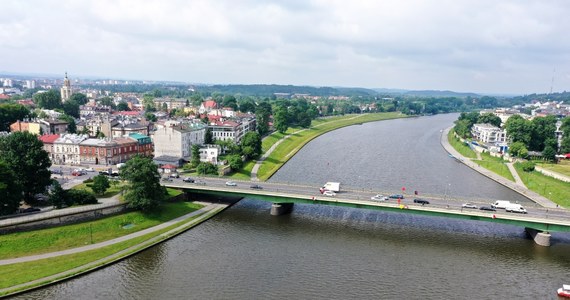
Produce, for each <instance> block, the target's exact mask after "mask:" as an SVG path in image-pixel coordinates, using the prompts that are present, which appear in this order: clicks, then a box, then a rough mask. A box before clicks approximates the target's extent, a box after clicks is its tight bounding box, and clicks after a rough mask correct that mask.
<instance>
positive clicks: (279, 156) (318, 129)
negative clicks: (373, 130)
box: [257, 113, 406, 180]
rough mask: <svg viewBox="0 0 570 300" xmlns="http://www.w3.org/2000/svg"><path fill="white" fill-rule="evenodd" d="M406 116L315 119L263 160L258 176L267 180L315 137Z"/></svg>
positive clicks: (374, 115) (393, 114)
mask: <svg viewBox="0 0 570 300" xmlns="http://www.w3.org/2000/svg"><path fill="white" fill-rule="evenodd" d="M402 117H406V116H405V115H402V114H400V113H374V114H360V115H345V116H339V117H332V118H326V119H318V120H314V121H313V123H312V126H311V128H308V129H307V130H304V131H302V132H299V133H296V134H294V135H292V136H291V137H289V138H287V139H286V140H284V141H283V142H281V144H279V146H277V147H276V148H275V150H274V151H273V152H272V153H271V154H270V155H269V157H268V158H267V159H266V160H265V161H264V162H263V164H262V165H261V167H260V168H259V171H258V173H257V177H258V178H259V179H260V180H267V179H268V178H269V177H271V176H272V175H273V174H274V173H275V172H277V170H279V168H281V166H282V165H283V164H285V163H286V162H287V161H288V160H289V159H290V158H291V157H292V156H293V155H295V153H297V151H299V150H300V149H301V148H302V147H303V146H304V145H305V144H306V143H308V142H310V141H311V140H312V139H314V138H315V137H317V136H319V135H321V134H323V133H326V132H329V131H331V130H335V129H338V128H341V127H344V126H349V125H354V124H360V123H365V122H373V121H381V120H387V119H395V118H402Z"/></svg>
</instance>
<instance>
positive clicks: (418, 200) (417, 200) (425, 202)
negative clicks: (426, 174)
mask: <svg viewBox="0 0 570 300" xmlns="http://www.w3.org/2000/svg"><path fill="white" fill-rule="evenodd" d="M414 203H418V204H421V205H424V204H429V201H427V200H426V199H420V198H416V199H414Z"/></svg>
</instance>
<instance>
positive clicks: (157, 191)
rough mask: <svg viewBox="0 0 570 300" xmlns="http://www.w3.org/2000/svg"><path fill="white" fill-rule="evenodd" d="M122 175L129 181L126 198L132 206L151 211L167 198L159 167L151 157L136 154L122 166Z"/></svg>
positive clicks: (122, 177)
mask: <svg viewBox="0 0 570 300" xmlns="http://www.w3.org/2000/svg"><path fill="white" fill-rule="evenodd" d="M120 176H121V179H123V180H126V181H127V182H128V186H127V189H126V192H125V194H124V199H125V201H127V202H128V203H129V204H128V206H129V207H131V208H135V209H140V210H143V211H150V210H153V209H155V208H156V207H158V206H159V205H160V203H161V202H162V201H163V200H164V199H165V198H166V196H165V195H166V190H165V188H164V187H163V186H161V185H160V174H159V173H158V167H157V165H156V164H155V163H154V162H153V161H152V159H150V158H147V157H141V156H134V157H133V158H131V159H129V160H128V161H127V162H126V163H125V165H124V166H123V167H122V168H121V170H120Z"/></svg>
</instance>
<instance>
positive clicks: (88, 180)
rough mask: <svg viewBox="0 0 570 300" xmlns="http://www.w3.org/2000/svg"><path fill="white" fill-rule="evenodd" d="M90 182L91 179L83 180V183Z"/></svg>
mask: <svg viewBox="0 0 570 300" xmlns="http://www.w3.org/2000/svg"><path fill="white" fill-rule="evenodd" d="M90 182H93V179H91V178H87V179H85V180H83V183H90Z"/></svg>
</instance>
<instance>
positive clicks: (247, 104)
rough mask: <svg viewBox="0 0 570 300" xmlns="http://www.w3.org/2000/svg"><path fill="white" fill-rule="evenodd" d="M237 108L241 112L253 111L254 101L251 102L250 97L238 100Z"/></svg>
mask: <svg viewBox="0 0 570 300" xmlns="http://www.w3.org/2000/svg"><path fill="white" fill-rule="evenodd" d="M239 110H240V111H241V112H243V113H247V112H254V111H255V102H253V100H252V99H251V98H246V99H245V100H243V101H241V102H240V104H239Z"/></svg>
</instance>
